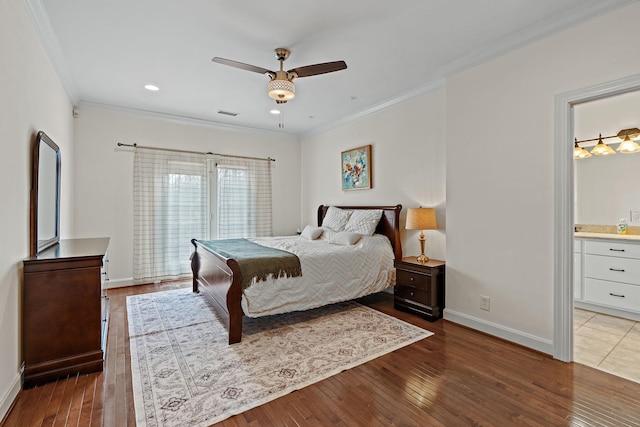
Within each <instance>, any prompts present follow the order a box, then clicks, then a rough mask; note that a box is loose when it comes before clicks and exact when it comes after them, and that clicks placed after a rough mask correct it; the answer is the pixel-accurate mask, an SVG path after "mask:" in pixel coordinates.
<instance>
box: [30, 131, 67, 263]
mask: <svg viewBox="0 0 640 427" xmlns="http://www.w3.org/2000/svg"><path fill="white" fill-rule="evenodd" d="M30 229H31V231H30V252H31V255H32V256H33V255H36V254H37V253H38V252H41V251H43V250H44V249H47V248H48V247H50V246H53V245H55V244H57V243H58V242H59V241H60V148H59V147H58V146H57V145H56V144H55V143H54V142H53V140H51V138H49V137H48V136H47V134H45V133H44V132H42V131H40V132H38V134H37V136H36V141H35V144H34V147H33V162H32V169H31V213H30Z"/></svg>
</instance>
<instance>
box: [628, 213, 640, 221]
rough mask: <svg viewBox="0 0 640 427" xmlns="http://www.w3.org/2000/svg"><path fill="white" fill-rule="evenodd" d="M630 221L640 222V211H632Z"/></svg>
mask: <svg viewBox="0 0 640 427" xmlns="http://www.w3.org/2000/svg"><path fill="white" fill-rule="evenodd" d="M629 219H631V222H640V211H631V212H630V213H629Z"/></svg>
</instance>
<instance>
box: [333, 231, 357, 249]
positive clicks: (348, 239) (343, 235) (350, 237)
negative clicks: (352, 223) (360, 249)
mask: <svg viewBox="0 0 640 427" xmlns="http://www.w3.org/2000/svg"><path fill="white" fill-rule="evenodd" d="M361 238H362V234H360V233H351V232H349V231H340V232H338V233H336V235H335V236H333V237H332V238H331V240H329V243H333V244H334V245H342V246H349V245H355V244H356V243H358V240H360V239H361Z"/></svg>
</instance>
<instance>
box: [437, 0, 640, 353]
mask: <svg viewBox="0 0 640 427" xmlns="http://www.w3.org/2000/svg"><path fill="white" fill-rule="evenodd" d="M639 18H640V4H638V3H634V4H632V5H630V6H627V7H625V8H623V9H620V10H618V11H615V12H612V13H610V14H608V15H605V16H602V17H599V18H596V19H594V20H592V21H589V22H586V23H584V24H581V25H579V26H577V27H575V28H570V29H567V30H566V31H564V32H563V33H559V34H557V35H555V36H552V37H549V38H547V39H545V40H542V41H540V42H537V43H534V44H531V45H529V46H527V47H524V48H522V49H519V50H518V51H515V52H513V53H510V54H506V55H504V56H502V57H500V58H498V59H495V60H493V61H490V62H487V63H485V64H482V65H480V66H477V67H474V68H472V69H469V70H467V71H464V72H462V73H460V74H458V75H456V76H453V77H451V78H449V79H448V80H447V86H446V90H447V97H446V134H447V172H446V176H447V230H448V232H447V296H446V306H447V308H446V310H445V318H448V319H452V320H455V321H458V322H461V323H465V324H469V325H471V326H473V327H476V328H478V329H483V330H487V331H489V332H491V333H494V334H496V335H500V336H504V337H507V338H509V339H512V340H514V341H517V342H521V343H523V344H525V345H529V346H531V347H534V348H538V349H540V350H542V351H547V352H551V351H552V345H553V263H554V254H553V242H554V235H553V213H554V205H553V203H554V199H553V197H554V193H553V190H554V159H553V152H554V123H553V117H554V97H555V96H556V95H557V94H562V93H566V92H569V91H573V90H577V89H580V88H584V87H587V86H592V85H595V84H598V83H604V82H608V81H611V80H615V79H619V78H622V77H625V76H629V75H633V74H637V72H638V69H640V56H638V55H630V54H629V53H630V52H635V51H636V50H637V46H638V42H639V41H640V35H639V34H638V32H636V31H633V30H631V31H630V29H632V28H634V27H635V25H636V23H637V21H638V19H639ZM621 58H624V60H621ZM481 295H485V296H489V297H490V298H491V311H489V312H487V311H482V310H480V296H481Z"/></svg>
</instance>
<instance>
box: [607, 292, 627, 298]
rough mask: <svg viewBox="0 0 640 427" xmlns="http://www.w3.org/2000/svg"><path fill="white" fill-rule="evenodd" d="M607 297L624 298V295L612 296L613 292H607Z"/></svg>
mask: <svg viewBox="0 0 640 427" xmlns="http://www.w3.org/2000/svg"><path fill="white" fill-rule="evenodd" d="M609 295H611V296H612V297H618V298H624V295H620V294H614V293H613V292H609Z"/></svg>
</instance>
